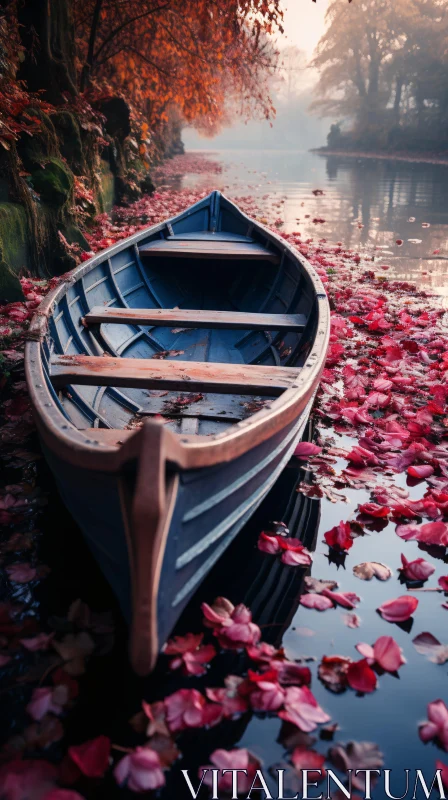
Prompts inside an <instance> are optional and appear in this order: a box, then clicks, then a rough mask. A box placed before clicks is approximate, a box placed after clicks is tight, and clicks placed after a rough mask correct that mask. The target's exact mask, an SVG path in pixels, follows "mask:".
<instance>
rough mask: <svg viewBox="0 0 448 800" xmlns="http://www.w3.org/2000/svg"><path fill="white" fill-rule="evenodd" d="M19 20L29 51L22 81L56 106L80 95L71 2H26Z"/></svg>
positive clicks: (42, 0) (19, 13)
mask: <svg viewBox="0 0 448 800" xmlns="http://www.w3.org/2000/svg"><path fill="white" fill-rule="evenodd" d="M18 20H19V24H20V35H21V39H22V44H23V45H24V47H25V51H26V52H25V61H24V62H23V64H22V66H21V69H20V73H19V78H20V79H22V80H24V81H25V83H26V84H27V87H28V89H29V90H30V91H38V90H42V89H43V90H44V97H45V99H46V100H48V101H49V102H50V103H53V104H54V105H59V104H60V103H63V102H64V94H69V95H75V94H77V86H76V68H75V34H74V25H73V9H72V0H23V2H22V3H21V4H19V11H18Z"/></svg>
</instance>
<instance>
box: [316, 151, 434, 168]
mask: <svg viewBox="0 0 448 800" xmlns="http://www.w3.org/2000/svg"><path fill="white" fill-rule="evenodd" d="M310 152H311V153H317V155H320V156H340V157H342V158H372V159H378V160H380V159H381V160H382V161H409V162H411V163H421V164H443V165H448V153H447V154H446V155H439V154H434V155H427V154H425V153H402V152H400V151H399V152H396V153H382V152H377V153H376V152H373V153H372V152H370V151H368V150H367V151H364V150H354V151H347V150H334V149H330V148H327V147H316V148H313V149H312V150H310Z"/></svg>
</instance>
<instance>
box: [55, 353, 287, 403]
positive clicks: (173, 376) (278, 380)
mask: <svg viewBox="0 0 448 800" xmlns="http://www.w3.org/2000/svg"><path fill="white" fill-rule="evenodd" d="M50 365H51V373H50V378H51V381H52V383H53V385H54V386H56V387H61V386H67V385H68V384H75V385H87V386H91V385H93V386H116V387H119V386H122V387H127V388H132V389H154V388H156V387H157V388H159V389H172V390H176V391H178V390H180V391H184V392H203V391H206V392H222V393H226V394H237V393H239V394H254V395H272V396H274V395H275V396H277V395H279V394H281V393H282V392H283V391H284V390H285V389H287V388H289V386H290V385H291V384H292V383H293V382H294V380H295V379H296V378H297V375H298V374H299V372H300V370H298V369H293V368H291V367H273V366H263V365H260V364H221V363H213V362H196V361H178V360H177V359H176V360H175V361H174V360H173V361H171V360H156V359H142V358H111V357H110V356H81V355H80V356H64V355H57V356H53V357H52V359H51V362H50Z"/></svg>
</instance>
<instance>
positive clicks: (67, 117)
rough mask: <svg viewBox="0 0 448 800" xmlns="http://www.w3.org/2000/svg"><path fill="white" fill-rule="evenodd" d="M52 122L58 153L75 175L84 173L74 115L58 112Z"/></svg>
mask: <svg viewBox="0 0 448 800" xmlns="http://www.w3.org/2000/svg"><path fill="white" fill-rule="evenodd" d="M52 120H53V123H54V126H55V129H56V133H57V136H58V139H59V147H60V151H61V153H62V155H63V157H64V158H65V159H67V161H68V163H69V164H70V166H71V168H72V169H73V171H74V172H75V174H77V175H81V174H82V173H83V172H84V171H85V163H84V153H83V147H82V140H81V129H80V127H79V124H78V122H77V120H76V117H75V115H74V114H71V113H70V112H69V111H58V112H57V114H53V116H52Z"/></svg>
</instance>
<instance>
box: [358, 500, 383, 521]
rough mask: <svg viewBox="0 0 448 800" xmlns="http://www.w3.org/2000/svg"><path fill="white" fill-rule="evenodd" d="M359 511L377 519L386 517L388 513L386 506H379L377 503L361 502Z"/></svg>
mask: <svg viewBox="0 0 448 800" xmlns="http://www.w3.org/2000/svg"><path fill="white" fill-rule="evenodd" d="M359 511H360V512H361V514H368V515H369V516H370V517H377V518H378V519H381V518H382V517H387V516H388V514H390V508H388V506H380V505H378V504H377V503H363V504H362V505H360V506H359Z"/></svg>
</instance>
